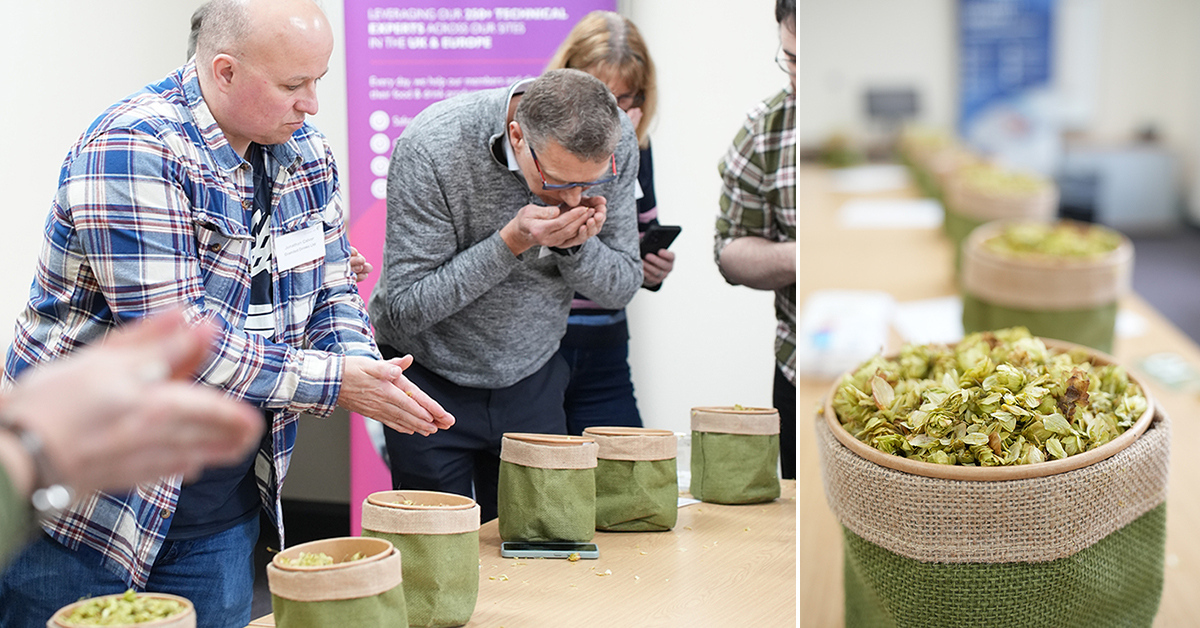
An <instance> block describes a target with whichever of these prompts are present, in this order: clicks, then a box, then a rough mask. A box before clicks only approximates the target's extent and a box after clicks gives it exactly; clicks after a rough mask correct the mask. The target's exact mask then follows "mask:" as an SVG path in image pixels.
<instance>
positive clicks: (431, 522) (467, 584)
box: [362, 490, 480, 628]
mask: <svg viewBox="0 0 1200 628" xmlns="http://www.w3.org/2000/svg"><path fill="white" fill-rule="evenodd" d="M479 512H480V509H479V506H478V505H477V504H476V503H475V500H473V499H471V498H469V497H463V496H462V495H453V494H450V493H439V492H434V491H410V490H397V491H381V492H377V493H371V494H370V495H369V496H368V497H367V498H366V499H365V500H363V505H362V527H363V536H365V537H375V538H381V539H385V540H387V541H390V542H391V543H392V544H393V545H395V546H396V549H397V550H399V551H400V556H401V557H402V558H403V566H404V599H405V605H406V607H407V609H408V625H409V626H422V627H430V628H432V627H437V628H442V627H447V626H461V625H463V624H465V623H467V622H468V621H470V620H471V614H472V613H473V612H475V602H476V600H477V598H478V597H479Z"/></svg>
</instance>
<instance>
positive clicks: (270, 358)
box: [59, 129, 365, 415]
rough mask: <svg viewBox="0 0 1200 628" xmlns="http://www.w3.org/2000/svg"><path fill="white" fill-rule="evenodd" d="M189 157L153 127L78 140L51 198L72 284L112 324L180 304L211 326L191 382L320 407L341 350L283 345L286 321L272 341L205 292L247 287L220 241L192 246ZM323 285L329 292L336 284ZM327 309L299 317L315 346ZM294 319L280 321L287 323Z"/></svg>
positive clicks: (291, 405)
mask: <svg viewBox="0 0 1200 628" xmlns="http://www.w3.org/2000/svg"><path fill="white" fill-rule="evenodd" d="M189 165H190V164H189V163H187V162H186V161H185V160H183V159H181V158H179V156H178V151H172V150H171V149H170V148H169V147H168V145H167V144H166V143H164V142H163V141H161V140H160V139H159V138H157V137H156V136H154V135H149V134H145V133H140V132H138V131H135V130H124V129H118V130H112V131H110V132H107V133H105V134H103V135H100V136H98V137H96V138H94V139H93V140H92V141H90V142H88V143H87V145H85V146H84V147H82V148H81V151H80V153H79V155H78V156H77V157H76V158H75V159H74V160H73V163H72V165H71V168H70V171H69V172H68V173H67V176H66V178H65V180H64V182H63V184H62V186H61V187H60V190H61V191H60V198H59V202H60V206H61V207H63V208H64V211H67V212H69V215H70V220H71V221H72V222H73V223H74V226H75V231H76V234H77V236H78V238H79V245H80V247H81V248H82V252H83V255H84V257H85V259H86V262H87V265H86V271H87V272H86V273H81V276H80V277H79V280H78V281H79V286H78V287H81V288H82V287H85V286H86V287H87V288H89V289H92V290H94V291H95V292H97V293H98V295H102V296H103V301H104V302H105V303H106V304H107V307H108V309H110V310H111V318H112V320H113V321H114V322H116V323H117V324H120V323H123V322H128V321H131V320H135V319H139V318H142V317H144V316H146V315H147V314H149V313H151V312H153V311H157V310H161V309H164V308H168V307H171V306H174V305H177V304H187V305H188V313H189V316H190V318H192V319H193V320H194V321H199V320H206V321H210V322H212V323H213V324H215V325H216V326H217V327H218V329H220V334H219V337H218V340H217V342H216V344H215V350H214V355H213V357H212V358H211V359H210V361H209V363H208V364H207V365H206V367H205V368H204V369H203V370H202V372H201V376H200V380H201V381H203V382H204V383H206V384H210V385H213V386H217V387H220V388H223V389H225V390H226V391H227V392H228V393H229V394H230V395H231V396H234V397H237V398H240V399H244V400H246V401H248V402H250V403H252V404H254V405H257V406H260V407H264V408H270V409H274V410H287V411H290V412H311V413H314V414H320V415H327V414H329V413H330V412H332V410H333V406H334V403H335V401H336V399H337V394H338V391H339V386H340V380H341V372H342V363H343V358H342V357H341V356H338V355H335V354H331V353H327V352H325V351H318V350H303V349H299V348H296V346H297V345H292V346H289V344H291V343H287V342H286V337H287V336H288V335H289V334H291V333H294V331H292V330H290V329H285V330H284V336H285V338H284V340H285V342H280V343H273V342H269V341H266V340H264V339H262V338H260V337H258V336H255V335H252V334H246V333H245V332H243V331H241V329H240V324H235V322H236V323H240V320H241V318H240V317H241V316H244V314H241V313H240V312H238V311H237V310H238V309H240V303H229V302H223V301H222V299H221V296H220V295H214V294H212V293H211V292H208V293H206V287H205V284H206V281H207V282H208V283H209V284H210V285H211V284H213V283H214V280H220V279H227V280H228V282H229V285H234V284H245V285H246V286H248V282H249V277H248V275H247V273H246V272H245V269H244V268H237V267H236V266H237V265H238V264H240V259H239V258H238V257H237V256H229V257H227V258H223V257H222V256H221V251H220V250H214V249H217V248H218V247H219V246H221V245H220V243H218V242H213V243H211V244H210V245H209V247H210V248H209V249H208V250H205V251H201V250H199V247H198V245H197V237H196V235H195V234H196V231H197V225H195V224H193V214H192V211H191V209H192V201H191V200H190V199H189V197H188V194H187V192H186V190H185V188H186V186H188V185H193V184H194V181H192V180H191V177H192V174H191V173H189V172H188V167H189ZM164 175H165V176H164ZM341 229H342V227H341V225H340V221H339V222H338V223H337V226H336V228H335V229H333V230H332V233H330V232H327V234H326V238H327V250H328V249H329V248H330V246H329V245H328V241H329V240H330V239H337V238H339V237H343V238H344V232H342V231H341ZM231 244H233V243H232V242H229V243H226V246H229V245H231ZM334 248H339V249H340V248H341V247H340V246H336V247H334ZM342 257H343V258H344V255H343V256H342ZM333 263H337V262H333ZM342 263H344V260H343V262H342ZM330 281H334V282H336V281H339V278H331V279H330ZM87 284H91V285H87ZM326 290H327V291H328V292H331V293H334V292H337V291H338V287H337V286H336V285H330V286H327V287H326ZM339 297H340V295H339ZM355 297H357V295H356V294H355ZM230 300H234V299H230ZM336 308H337V305H336V304H334V305H331V306H330V307H329V308H328V309H325V310H323V311H322V312H321V318H320V321H319V322H317V323H315V324H312V323H309V322H308V317H304V321H301V322H300V328H301V329H302V330H303V329H305V327H306V326H309V329H311V330H312V331H311V332H310V336H311V337H312V338H313V339H314V340H317V341H320V344H322V345H332V344H334V343H333V342H329V337H330V333H331V332H330V329H331V328H332V327H333V325H332V323H331V321H332V320H333V319H334V318H336ZM97 309H99V306H98V305H97ZM93 314H101V313H100V312H93ZM295 318H296V317H295V316H293V317H291V319H290V320H288V321H286V322H285V325H286V326H287V327H292V326H295V325H296V324H297V321H296V320H295ZM359 318H362V317H361V315H360V316H359ZM363 327H365V325H363ZM358 331H360V332H361V329H360V330H358ZM315 344H317V343H316V342H314V345H315Z"/></svg>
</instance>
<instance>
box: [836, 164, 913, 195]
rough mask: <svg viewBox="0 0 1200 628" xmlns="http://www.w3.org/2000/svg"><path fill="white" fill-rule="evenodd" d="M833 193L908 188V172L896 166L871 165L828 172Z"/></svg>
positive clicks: (887, 190) (888, 190)
mask: <svg viewBox="0 0 1200 628" xmlns="http://www.w3.org/2000/svg"><path fill="white" fill-rule="evenodd" d="M830 174H831V175H832V176H831V178H832V179H833V183H832V186H833V191H834V192H840V193H843V194H868V193H871V192H891V191H894V190H903V189H905V188H907V187H908V171H906V170H905V169H904V166H901V165H898V164H871V165H866V166H852V167H850V168H837V169H834V170H831V171H830Z"/></svg>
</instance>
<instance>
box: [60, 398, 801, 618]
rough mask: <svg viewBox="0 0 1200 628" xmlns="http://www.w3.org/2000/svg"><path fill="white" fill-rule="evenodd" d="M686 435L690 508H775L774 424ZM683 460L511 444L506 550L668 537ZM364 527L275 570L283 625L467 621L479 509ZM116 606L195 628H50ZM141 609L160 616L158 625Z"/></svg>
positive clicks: (422, 511) (649, 433) (728, 424)
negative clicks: (116, 618)
mask: <svg viewBox="0 0 1200 628" xmlns="http://www.w3.org/2000/svg"><path fill="white" fill-rule="evenodd" d="M692 428H693V431H692V443H693V445H692V459H691V465H692V487H691V491H692V493H693V495H694V496H695V497H697V498H699V499H701V500H704V501H708V502H714V503H724V504H744V503H759V502H764V501H770V500H773V499H775V498H777V497H778V496H779V493H780V489H779V479H778V476H777V474H776V464H777V461H778V456H779V415H778V412H777V411H775V410H774V409H763V408H742V407H740V406H737V407H716V408H695V409H693V411H692ZM677 447H678V445H677V438H676V436H675V434H674V433H673V432H671V431H669V430H656V429H645V428H626V427H593V428H588V429H587V430H586V431H585V435H584V436H565V435H554V434H526V433H510V434H505V435H504V438H503V441H502V446H501V465H500V479H499V491H498V493H499V494H498V504H497V505H498V510H499V531H500V536H501V538H502V539H504V540H506V541H513V540H521V541H576V542H585V541H590V540H591V539H592V538H593V537H594V535H595V532H596V531H597V530H601V531H606V532H662V531H667V530H671V529H672V528H674V527H675V523H676V521H677V517H678V505H677V498H678V495H679V486H678V480H677V478H678V475H677V473H676V455H677V451H678V449H677ZM362 526H363V536H361V537H342V538H334V539H324V540H319V541H313V542H310V543H305V544H302V545H297V546H295V547H292V548H290V549H288V550H286V551H283V552H280V553H278V554H277V555H276V556H275V557H274V558H273V559H272V562H271V564H270V565H268V567H267V579H268V584H269V587H270V590H271V605H272V610H273V611H274V620H275V625H277V626H279V627H280V628H324V627H328V626H336V625H345V626H356V627H383V626H414V627H416V626H420V627H429V628H442V627H451V626H462V625H464V624H466V623H467V622H469V621H470V619H471V615H472V614H473V613H474V610H475V604H476V602H477V600H478V596H479V527H480V508H479V506H478V505H477V504H476V503H475V501H474V500H472V499H470V498H468V497H463V496H460V495H453V494H449V493H441V492H434V491H416V490H395V491H382V492H377V493H372V494H371V495H369V496H368V497H367V499H365V500H364V501H363V504H362ZM124 598H129V599H128V600H125V599H124ZM164 600H165V601H164ZM171 600H174V601H171ZM168 603H169V604H172V606H171V608H172V609H175V610H171V611H169V613H168V614H169V617H170V619H169V620H168V619H163V617H167V616H168V615H161V613H164V612H167V611H163V610H161V609H162V608H164V607H165V605H166V604H168ZM118 605H120V606H121V607H122V608H124V607H129V608H130V609H131V610H130V612H129V614H130V616H131V617H134V616H135V615H136V614H137V613H141V615H138V616H145V617H148V618H149V619H147V620H145V621H153V622H154V623H153V625H154V626H156V628H194V627H195V625H196V614H195V612H194V610H193V608H192V605H191V604H190V603H189V602H188V601H187V600H186V599H183V598H178V597H175V596H166V595H161V594H136V596H135V594H133V593H132V592H130V593H127V594H125V596H107V597H105V598H97V599H93V600H85V601H81V602H79V603H77V604H73V605H71V606H69V607H67V608H64V609H62V610H61V611H60V612H59V613H57V614H56V615H55V619H54V620H52V621H51V623H50V624H49V625H50V628H75V627H76V626H83V625H96V624H94V623H92V624H88V623H73V622H72V619H71V618H72V617H78V616H84V615H88V613H90V614H92V615H94V614H98V613H99V612H101V611H102V610H103V609H104V608H110V609H111V608H113V607H116V606H118ZM91 607H95V609H99V610H95V611H93V609H92V608H91ZM146 607H150V608H152V609H154V612H155V614H154V615H153V616H152V617H151V616H150V615H149V614H148V613H146V612H143V611H142V609H145V608H146ZM81 609H82V610H81ZM135 609H136V610H135ZM110 612H111V611H110ZM88 616H90V615H88ZM105 625H110V624H105ZM130 625H134V624H133V623H132V622H131V624H130ZM138 625H140V621H139V622H138Z"/></svg>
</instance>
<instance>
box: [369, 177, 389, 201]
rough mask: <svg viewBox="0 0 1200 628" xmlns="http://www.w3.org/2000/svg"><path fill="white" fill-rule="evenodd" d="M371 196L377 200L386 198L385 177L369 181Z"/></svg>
mask: <svg viewBox="0 0 1200 628" xmlns="http://www.w3.org/2000/svg"><path fill="white" fill-rule="evenodd" d="M371 196H374V197H375V198H377V199H379V200H383V199H385V198H387V179H375V180H374V181H373V182H371Z"/></svg>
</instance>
